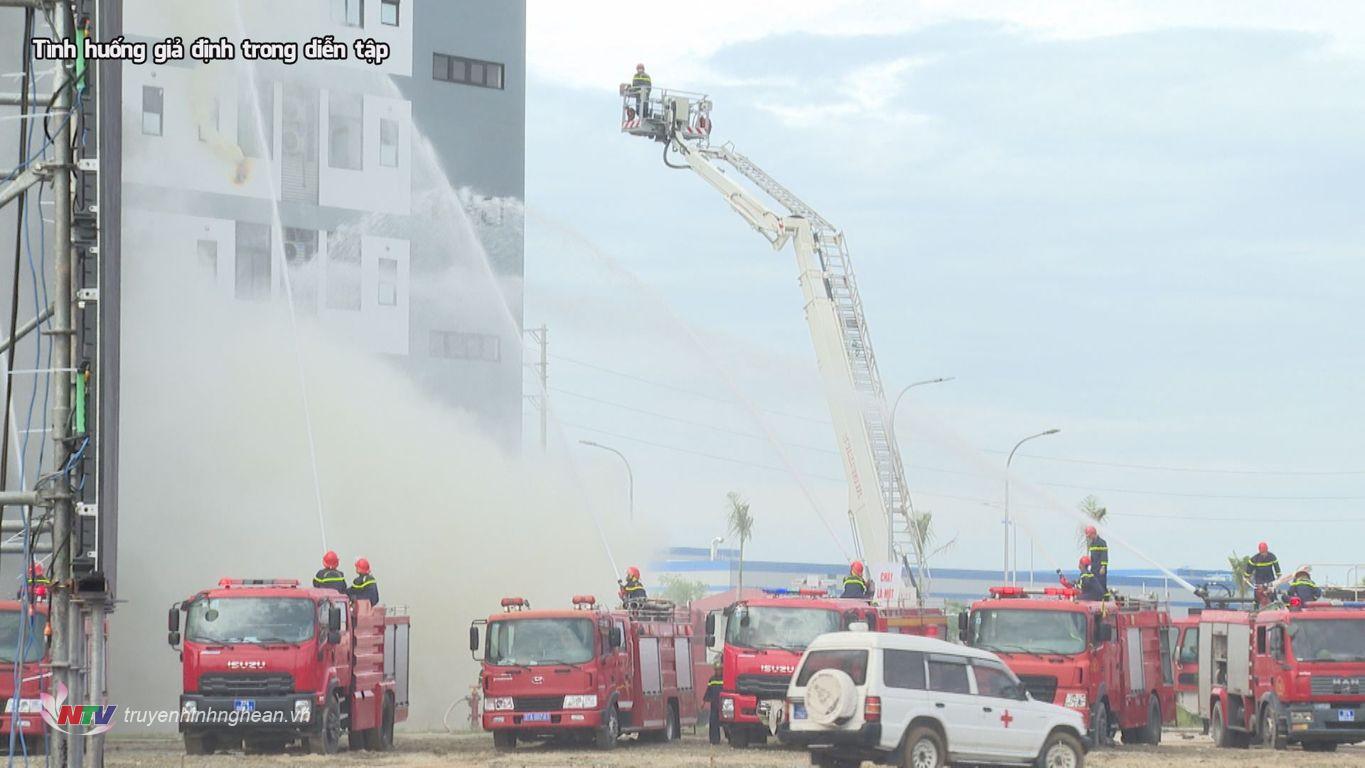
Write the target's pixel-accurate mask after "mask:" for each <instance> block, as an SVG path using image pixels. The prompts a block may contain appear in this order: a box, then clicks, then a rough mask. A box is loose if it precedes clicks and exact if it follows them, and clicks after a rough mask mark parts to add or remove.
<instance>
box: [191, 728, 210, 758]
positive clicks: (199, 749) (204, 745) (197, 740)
mask: <svg viewBox="0 0 1365 768" xmlns="http://www.w3.org/2000/svg"><path fill="white" fill-rule="evenodd" d="M185 754H187V755H211V754H213V737H212V736H197V735H190V734H188V733H187V734H185Z"/></svg>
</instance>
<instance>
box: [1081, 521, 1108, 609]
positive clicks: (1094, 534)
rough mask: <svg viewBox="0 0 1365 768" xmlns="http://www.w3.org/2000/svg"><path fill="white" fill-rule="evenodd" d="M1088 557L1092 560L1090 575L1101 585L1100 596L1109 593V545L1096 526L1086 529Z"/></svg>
mask: <svg viewBox="0 0 1365 768" xmlns="http://www.w3.org/2000/svg"><path fill="white" fill-rule="evenodd" d="M1085 543H1086V555H1087V556H1088V557H1089V558H1090V573H1091V574H1092V575H1093V576H1094V577H1095V580H1096V581H1097V582H1098V583H1099V590H1100V594H1101V595H1103V594H1104V593H1106V592H1108V591H1109V543H1108V542H1106V541H1105V540H1104V539H1102V538H1100V534H1099V531H1096V530H1095V526H1093V525H1087V526H1086V527H1085Z"/></svg>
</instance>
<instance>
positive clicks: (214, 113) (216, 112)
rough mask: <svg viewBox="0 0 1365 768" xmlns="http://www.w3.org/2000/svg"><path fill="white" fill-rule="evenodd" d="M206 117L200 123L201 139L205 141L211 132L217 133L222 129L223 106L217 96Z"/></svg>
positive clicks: (211, 103) (210, 104)
mask: <svg viewBox="0 0 1365 768" xmlns="http://www.w3.org/2000/svg"><path fill="white" fill-rule="evenodd" d="M205 117H206V118H207V119H206V120H205V121H204V122H202V123H200V124H199V140H200V141H203V142H207V141H208V140H209V136H210V135H211V134H216V133H218V132H219V131H221V130H222V120H223V106H222V104H221V103H219V101H218V97H217V96H214V97H213V101H211V102H210V103H209V109H208V114H207V115H205ZM205 128H207V129H208V130H205Z"/></svg>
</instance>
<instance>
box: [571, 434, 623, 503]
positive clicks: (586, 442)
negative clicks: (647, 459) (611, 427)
mask: <svg viewBox="0 0 1365 768" xmlns="http://www.w3.org/2000/svg"><path fill="white" fill-rule="evenodd" d="M578 442H580V443H582V444H583V445H587V446H591V447H593V448H601V449H602V450H604V451H611V452H612V453H614V454H616V455H617V456H619V457H621V461H623V462H625V465H626V480H627V481H628V483H629V486H628V490H627V492H628V494H629V498H630V507H629V509H630V521H631V522H632V523H633V522H635V472H633V471H632V470H631V468H630V459H627V458H626V455H625V454H624V453H621V452H620V451H618V450H616V449H615V448H612V447H611V446H608V445H602V444H601V443H595V442H593V441H591V440H579V441H578Z"/></svg>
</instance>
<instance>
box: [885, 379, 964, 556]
mask: <svg viewBox="0 0 1365 768" xmlns="http://www.w3.org/2000/svg"><path fill="white" fill-rule="evenodd" d="M955 378H957V377H956V376H942V377H940V378H937V379H925V380H924V381H916V382H912V383H910V384H906V385H905V386H904V387H902V388H901V391H900V393H899V394H897V395H896V400H895V402H893V403H892V404H891V445H892V446H894V448H895V450H896V452H897V453H900V452H901V446H900V439H899V438H898V437H897V436H896V410H897V409H899V408H900V407H901V398H903V397H905V393H906V392H909V391H910V390H912V389H914V388H915V387H922V386H924V385H925V384H942V383H944V382H947V381H952V380H953V379H955ZM901 516H902V517H904V518H905V519H906V520H907V521H909V520H910V489H909V488H906V489H905V498H903V499H901ZM886 547H887V559H888V560H892V561H894V560H895V559H896V523H895V518H894V517H892V516H890V515H888V516H887V518H886Z"/></svg>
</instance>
